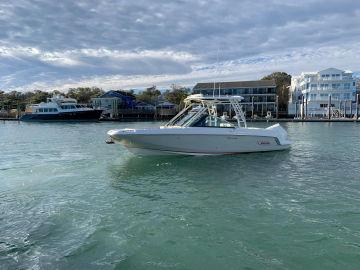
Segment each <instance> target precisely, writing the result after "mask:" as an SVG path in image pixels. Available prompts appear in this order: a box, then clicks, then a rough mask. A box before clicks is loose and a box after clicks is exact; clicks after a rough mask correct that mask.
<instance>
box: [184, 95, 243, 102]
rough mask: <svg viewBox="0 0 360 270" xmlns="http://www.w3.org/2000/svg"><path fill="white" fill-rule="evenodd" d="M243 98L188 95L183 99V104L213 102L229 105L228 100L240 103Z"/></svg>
mask: <svg viewBox="0 0 360 270" xmlns="http://www.w3.org/2000/svg"><path fill="white" fill-rule="evenodd" d="M243 99H244V98H243V97H242V96H224V95H222V96H216V95H215V96H204V95H202V94H194V95H190V96H188V97H187V98H185V100H184V101H185V102H192V101H193V102H202V101H205V102H206V101H215V102H219V103H222V102H225V103H229V102H230V100H236V101H241V100H243Z"/></svg>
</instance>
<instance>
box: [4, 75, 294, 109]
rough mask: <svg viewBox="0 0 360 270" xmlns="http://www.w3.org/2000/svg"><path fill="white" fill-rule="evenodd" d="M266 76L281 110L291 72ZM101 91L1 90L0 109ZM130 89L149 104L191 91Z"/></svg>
mask: <svg viewBox="0 0 360 270" xmlns="http://www.w3.org/2000/svg"><path fill="white" fill-rule="evenodd" d="M269 79H274V80H275V83H276V85H277V94H278V96H279V109H280V110H281V111H286V110H287V104H288V100H289V86H290V83H291V75H289V74H287V73H285V72H274V73H271V74H269V75H267V76H265V77H263V78H262V80H269ZM104 93H105V92H104V90H103V89H101V88H99V87H78V88H70V89H69V90H68V91H67V92H66V93H63V92H60V91H58V90H53V91H51V92H46V91H41V90H35V91H27V92H21V91H10V92H5V91H1V90H0V110H1V109H5V110H10V109H19V110H25V107H26V105H27V104H37V103H40V102H45V101H46V99H47V98H49V97H52V96H53V95H54V94H55V95H56V94H61V95H65V96H66V97H70V98H74V99H76V100H77V101H78V102H79V103H82V104H89V103H90V101H91V98H94V97H99V96H101V95H102V94H104ZM129 93H131V94H133V95H134V97H135V98H136V100H137V101H142V102H145V103H149V104H152V105H157V103H158V102H159V100H160V98H161V97H163V98H164V99H165V100H167V101H169V102H171V103H173V104H176V105H180V106H181V105H182V104H183V101H184V99H185V98H186V97H187V96H188V95H189V94H190V93H191V89H190V88H186V87H183V86H179V85H176V84H173V85H171V87H170V89H167V90H165V91H164V92H161V91H160V90H159V89H157V88H156V86H152V87H149V88H146V89H145V90H144V91H141V92H139V93H135V92H134V91H133V90H130V91H129Z"/></svg>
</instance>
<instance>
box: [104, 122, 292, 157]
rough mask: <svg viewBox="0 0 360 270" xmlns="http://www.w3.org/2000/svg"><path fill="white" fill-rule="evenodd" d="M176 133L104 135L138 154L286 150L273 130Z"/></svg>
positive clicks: (219, 153) (131, 131)
mask: <svg viewBox="0 0 360 270" xmlns="http://www.w3.org/2000/svg"><path fill="white" fill-rule="evenodd" d="M280 128H281V127H280ZM211 130H213V129H211ZM178 131H179V132H177V130H176V129H169V130H163V131H161V130H160V131H158V132H157V131H156V130H154V131H153V132H151V131H150V132H146V131H143V132H142V131H137V130H118V131H109V133H108V134H109V135H110V137H111V139H112V140H113V141H115V142H117V143H121V144H123V145H124V146H125V147H126V148H128V149H129V151H131V152H133V153H135V154H141V155H169V154H170V155H234V154H240V153H250V152H267V151H278V150H285V149H288V148H289V147H290V142H288V141H286V138H281V135H280V134H279V135H278V136H276V135H275V134H273V133H274V132H273V131H270V130H266V129H261V130H255V131H254V132H249V131H248V130H244V131H243V132H241V130H240V131H239V130H235V129H234V130H226V131H223V130H217V131H216V132H214V133H212V134H209V132H208V131H206V130H204V128H200V129H199V128H198V129H196V128H190V129H182V130H178ZM275 133H276V132H275Z"/></svg>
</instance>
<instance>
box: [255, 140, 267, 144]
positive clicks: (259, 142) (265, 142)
mask: <svg viewBox="0 0 360 270" xmlns="http://www.w3.org/2000/svg"><path fill="white" fill-rule="evenodd" d="M257 143H258V144H259V145H264V144H270V142H269V141H264V140H263V141H258V142H257Z"/></svg>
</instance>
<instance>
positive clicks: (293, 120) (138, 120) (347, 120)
mask: <svg viewBox="0 0 360 270" xmlns="http://www.w3.org/2000/svg"><path fill="white" fill-rule="evenodd" d="M0 121H4V122H5V121H12V122H14V121H19V122H20V119H18V118H0ZM164 121H167V120H166V119H164V120H161V119H149V118H144V119H139V118H135V119H132V118H131V119H124V118H122V119H100V120H98V121H76V120H74V121H44V122H46V123H49V122H89V123H96V122H164ZM33 122H34V123H41V121H33ZM247 122H249V123H251V122H259V123H261V122H263V123H264V122H270V123H276V122H281V123H285V122H295V123H296V122H297V123H304V122H329V123H334V122H340V123H345V122H356V123H357V122H360V119H358V120H356V119H349V118H345V119H292V118H278V119H268V120H267V119H247Z"/></svg>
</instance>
